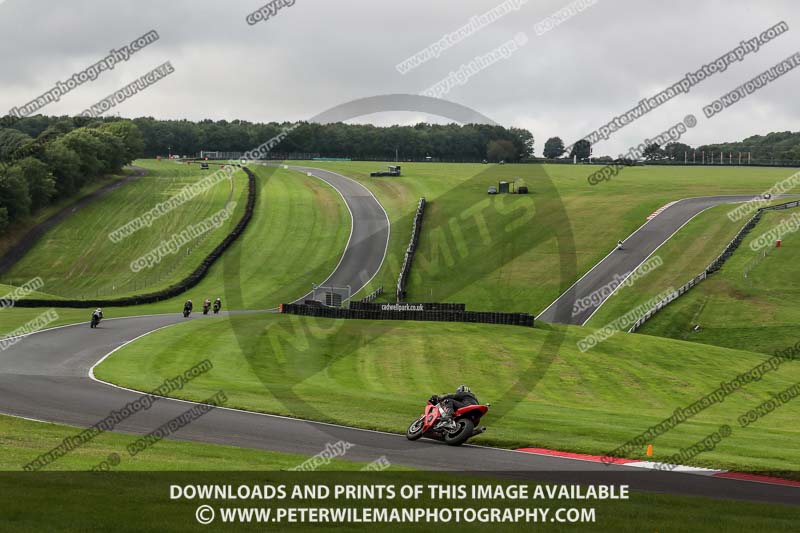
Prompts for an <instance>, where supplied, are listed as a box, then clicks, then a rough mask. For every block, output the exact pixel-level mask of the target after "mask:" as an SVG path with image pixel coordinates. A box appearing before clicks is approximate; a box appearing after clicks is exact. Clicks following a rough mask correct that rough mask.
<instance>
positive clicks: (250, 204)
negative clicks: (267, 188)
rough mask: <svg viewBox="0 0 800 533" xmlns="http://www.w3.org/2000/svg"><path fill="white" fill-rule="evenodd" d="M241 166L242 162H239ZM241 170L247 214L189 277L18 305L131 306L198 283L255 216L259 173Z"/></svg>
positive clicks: (186, 289)
mask: <svg viewBox="0 0 800 533" xmlns="http://www.w3.org/2000/svg"><path fill="white" fill-rule="evenodd" d="M236 166H239V165H236ZM241 168H242V170H244V171H245V173H246V174H247V205H246V206H245V210H244V214H243V215H242V218H241V219H239V222H238V223H237V224H236V227H235V228H233V230H232V231H231V232H230V233H229V234H228V235H227V236H226V237H225V239H223V241H222V242H221V243H220V244H219V245H218V246H217V247H216V248H214V249H213V250H212V251H211V252H210V253H209V254H208V255H207V256H206V258H205V259H203V261H202V262H201V263H200V265H199V266H198V267H197V268H196V269H195V270H194V272H192V273H191V274H189V275H188V276H187V277H186V278H184V279H183V280H181V281H179V282H178V283H176V284H174V285H171V286H170V287H167V288H166V289H162V290H160V291H156V292H151V293H148V294H142V295H138V296H127V297H124V298H116V299H96V300H43V299H32V300H24V299H23V300H17V301H16V302H15V303H14V306H15V307H72V308H79V309H83V308H90V307H129V306H132V305H142V304H151V303H155V302H160V301H162V300H168V299H170V298H174V297H175V296H178V295H180V294H182V293H184V292H186V291H188V290H189V289H191V288H192V287H194V286H196V285H197V284H198V283H200V282H201V281H202V280H203V278H205V277H206V275H208V271H209V270H210V269H211V265H213V264H214V263H215V262H216V261H217V260H218V259H219V258H220V257H222V254H223V253H224V252H225V250H227V249H228V248H229V247H230V246H231V245H232V244H233V243H234V242H236V239H238V238H239V236H240V235H241V234H242V233H244V230H245V229H247V225H248V224H249V223H250V220H251V219H252V218H253V211H254V209H255V205H256V189H257V187H256V176H255V174H253V172H252V171H251V170H250V169H248V168H246V167H241Z"/></svg>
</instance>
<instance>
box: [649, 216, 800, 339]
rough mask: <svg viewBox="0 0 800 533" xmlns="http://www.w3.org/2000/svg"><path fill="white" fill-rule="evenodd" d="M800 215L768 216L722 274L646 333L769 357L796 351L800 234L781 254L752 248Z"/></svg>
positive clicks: (788, 237) (790, 238) (793, 235)
mask: <svg viewBox="0 0 800 533" xmlns="http://www.w3.org/2000/svg"><path fill="white" fill-rule="evenodd" d="M798 212H800V211H798V210H788V211H773V212H767V213H766V214H765V215H764V217H763V218H762V219H761V222H759V224H758V226H756V228H755V229H754V230H753V231H752V232H751V233H750V235H749V236H748V238H747V239H745V241H744V242H743V243H742V246H741V247H739V249H738V250H737V251H736V253H735V254H734V255H733V256H732V257H731V258H730V259H729V260H728V262H727V263H726V264H725V266H724V267H723V268H722V269H721V270H720V271H719V272H717V273H715V274H714V275H713V276H711V277H710V278H709V279H707V280H706V281H705V282H703V283H702V284H700V285H699V286H698V287H697V288H695V289H693V290H692V292H690V293H689V294H687V295H686V296H684V297H683V298H681V299H679V300H678V301H676V302H674V303H673V304H671V305H670V306H668V307H667V308H666V309H664V310H663V311H662V312H661V313H659V314H658V315H657V316H656V317H655V318H654V319H653V320H651V321H650V322H648V323H647V324H645V326H644V327H643V328H642V329H641V330H640V332H641V333H643V334H647V335H658V336H663V337H671V338H675V339H681V340H688V341H692V342H699V343H705V344H713V345H717V346H728V347H732V348H746V349H748V350H752V351H759V352H764V353H772V352H774V351H775V350H785V349H786V348H789V347H791V346H794V345H795V344H796V343H797V342H798V334H800V310H798V307H797V305H796V303H795V302H797V299H798V297H800V285H798V282H797V280H798V275H800V234H798V233H791V234H787V235H785V236H784V237H783V245H782V247H781V248H774V247H768V248H766V249H763V250H759V251H753V250H752V249H751V248H750V244H751V243H752V242H753V241H754V240H756V239H758V238H759V236H760V235H762V234H763V233H765V232H767V231H769V230H770V229H772V228H774V227H776V226H778V225H779V224H780V223H781V221H783V220H786V219H789V218H790V217H792V216H793V215H795V214H796V213H798ZM696 325H699V326H700V329H699V330H698V331H695V330H694V326H696Z"/></svg>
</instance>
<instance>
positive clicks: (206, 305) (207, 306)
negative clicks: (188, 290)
mask: <svg viewBox="0 0 800 533" xmlns="http://www.w3.org/2000/svg"><path fill="white" fill-rule="evenodd" d="M209 309H211V302H209V301H208V300H206V301H205V302H204V303H203V314H204V315H207V314H208V311H209Z"/></svg>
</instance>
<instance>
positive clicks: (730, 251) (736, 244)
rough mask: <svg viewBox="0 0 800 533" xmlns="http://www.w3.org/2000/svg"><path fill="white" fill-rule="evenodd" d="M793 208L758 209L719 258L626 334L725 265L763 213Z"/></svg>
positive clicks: (794, 204) (796, 204)
mask: <svg viewBox="0 0 800 533" xmlns="http://www.w3.org/2000/svg"><path fill="white" fill-rule="evenodd" d="M795 207H800V200H795V201H792V202H785V203H782V204H777V205H772V206H768V207H762V208H759V209H758V210H757V211H756V213H755V214H754V215H753V216H752V218H750V220H748V221H747V223H746V224H745V225H744V226H743V227H742V229H740V230H739V232H738V233H737V234H736V236H735V237H734V238H733V239H732V240H731V242H729V243H728V245H727V246H725V248H724V249H723V250H722V253H721V254H719V256H717V258H716V259H714V260H713V261H711V263H710V264H709V265H708V267H706V269H705V270H704V271H703V272H701V273H700V274H699V275H697V276H696V277H695V278H693V279H692V280H690V281H689V282H688V283H686V284H685V285H683V286H682V287H680V288H679V289H677V290H676V291H675V292H673V293H672V294H670V295H669V296H667V297H665V298H664V299H663V300H661V301H660V302H658V303H657V304H656V305H655V306H654V307H653V308H652V309H650V310H649V311H647V312H646V313H645V314H644V315H642V317H641V318H640V319H639V320H637V321H636V322H634V324H633V326H631V328H630V329H629V330H628V333H635V332H636V330H638V329H639V328H640V327H642V325H644V323H645V322H647V321H648V320H650V319H651V318H653V316H655V315H656V314H657V313H658V312H659V311H661V310H662V309H664V308H665V307H666V306H667V305H668V304H670V303H672V302H674V301H675V300H677V299H678V298H680V297H681V296H683V295H684V294H686V293H687V292H689V290H690V289H691V288H693V287H695V286H696V285H697V284H698V283H700V282H701V281H703V280H704V279H706V278H707V277H708V276H709V275H710V274H713V273H714V272H716V271H717V270H719V269H720V268H722V265H724V264H725V262H726V261H727V260H728V259H729V258H730V256H732V255H733V253H734V252H735V251H736V249H737V248H739V245H741V244H742V241H744V238H745V237H746V236H747V234H748V233H750V231H752V229H753V228H755V227H756V225H758V221H759V220H761V217H762V215H763V214H764V211H779V210H782V209H792V208H795Z"/></svg>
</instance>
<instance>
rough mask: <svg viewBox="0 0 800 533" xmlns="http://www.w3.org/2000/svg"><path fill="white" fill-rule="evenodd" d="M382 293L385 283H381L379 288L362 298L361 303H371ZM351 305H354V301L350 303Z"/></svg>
mask: <svg viewBox="0 0 800 533" xmlns="http://www.w3.org/2000/svg"><path fill="white" fill-rule="evenodd" d="M381 294H383V285H381V286H380V287H378V288H377V289H375V290H374V291H372V292H371V293H369V294H368V295H367V296H365V297H364V298H362V299H361V303H369V302H371V301H373V300H374V299H375V298H377V297H378V296H380V295H381ZM350 307H353V304H352V303H351V304H350Z"/></svg>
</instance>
